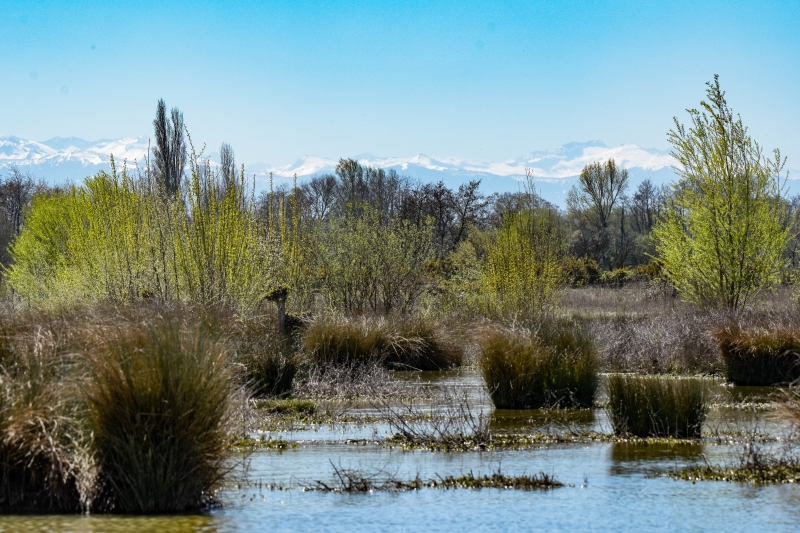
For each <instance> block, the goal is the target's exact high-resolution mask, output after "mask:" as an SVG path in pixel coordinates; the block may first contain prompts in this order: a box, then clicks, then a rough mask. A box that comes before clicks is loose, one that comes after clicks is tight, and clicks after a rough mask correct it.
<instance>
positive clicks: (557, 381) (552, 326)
mask: <svg viewBox="0 0 800 533" xmlns="http://www.w3.org/2000/svg"><path fill="white" fill-rule="evenodd" d="M480 346H481V359H480V363H479V364H480V369H481V372H482V374H483V379H484V381H485V382H486V386H487V387H488V388H489V394H490V395H491V397H492V401H494V404H495V406H496V407H498V408H500V409H528V408H538V407H555V406H558V407H591V406H592V404H593V402H594V396H595V392H596V390H597V384H598V373H597V371H598V359H597V354H596V352H595V349H594V345H593V342H592V339H591V338H590V337H589V336H588V335H587V334H586V332H585V331H584V330H583V328H581V327H580V326H579V325H578V324H576V323H575V322H567V321H552V322H547V323H543V324H541V325H539V326H538V328H537V329H536V330H534V331H528V330H509V329H492V330H489V331H488V332H486V333H485V334H483V335H482V337H481V339H480Z"/></svg>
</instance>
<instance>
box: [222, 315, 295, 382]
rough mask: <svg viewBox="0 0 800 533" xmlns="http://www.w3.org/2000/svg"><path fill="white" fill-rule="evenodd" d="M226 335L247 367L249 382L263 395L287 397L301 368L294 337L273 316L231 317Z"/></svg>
mask: <svg viewBox="0 0 800 533" xmlns="http://www.w3.org/2000/svg"><path fill="white" fill-rule="evenodd" d="M223 327H224V332H223V335H224V337H225V338H226V342H227V344H228V345H230V346H231V348H232V350H233V351H234V353H235V354H236V361H237V362H238V363H240V364H241V365H242V366H243V367H244V371H245V374H246V379H247V381H248V382H249V383H250V384H251V385H252V387H253V389H254V391H253V392H254V393H255V394H256V395H257V396H261V397H273V396H286V395H288V394H289V393H290V392H291V391H292V384H293V382H294V378H295V375H296V374H297V371H298V368H299V359H298V356H297V354H296V353H295V350H294V347H293V345H292V340H291V339H290V338H287V337H286V335H284V334H282V333H281V332H280V331H279V330H278V324H277V321H276V320H274V318H272V317H264V316H245V317H230V319H229V320H227V321H225V324H224V326H223Z"/></svg>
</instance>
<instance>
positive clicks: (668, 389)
mask: <svg viewBox="0 0 800 533" xmlns="http://www.w3.org/2000/svg"><path fill="white" fill-rule="evenodd" d="M607 389H608V415H609V419H610V420H611V425H612V426H613V428H614V433H615V434H617V435H622V436H635V437H642V438H644V437H673V438H683V439H696V438H700V434H701V430H702V427H703V423H704V422H705V419H706V414H707V413H708V403H707V387H706V383H705V382H704V380H701V379H696V378H669V377H660V376H631V375H622V374H616V375H611V376H609V378H608V382H607Z"/></svg>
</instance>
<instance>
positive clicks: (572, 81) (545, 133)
mask: <svg viewBox="0 0 800 533" xmlns="http://www.w3.org/2000/svg"><path fill="white" fill-rule="evenodd" d="M2 5H3V10H2V14H3V16H2V17H0V61H1V64H2V71H1V72H2V74H0V76H2V78H1V79H0V134H3V135H17V136H20V137H24V138H29V139H34V140H45V139H48V138H51V137H54V136H77V137H82V138H84V139H89V140H94V139H99V138H115V137H122V136H138V135H150V134H151V130H152V125H151V123H152V119H153V115H154V112H155V106H156V102H157V100H158V99H159V98H164V99H165V100H166V102H167V105H168V106H170V107H171V106H178V107H179V108H180V109H181V110H182V111H183V112H184V115H185V119H186V124H187V125H188V126H189V128H190V130H191V132H192V137H193V138H194V139H195V141H196V142H198V143H202V142H205V143H207V144H208V145H209V147H210V149H211V151H215V150H216V149H217V147H218V146H219V143H220V142H222V141H227V142H230V143H231V144H232V145H233V147H234V150H235V151H236V154H237V156H238V159H239V160H240V161H242V162H245V163H248V164H249V163H255V162H264V163H270V164H286V163H289V162H291V161H294V160H295V159H297V158H299V157H302V156H303V155H319V156H324V157H331V158H338V157H342V156H354V155H357V154H361V153H365V152H369V153H372V154H375V155H379V156H407V155H413V154H417V153H425V154H429V155H442V156H453V157H461V158H470V159H491V160H502V159H506V158H511V157H516V156H519V155H522V154H525V153H527V152H530V151H531V150H539V149H548V148H553V147H556V146H559V145H561V144H563V143H566V142H570V141H585V140H589V139H601V140H603V141H604V142H606V144H609V145H618V144H622V143H628V142H632V143H636V144H639V145H640V146H644V147H655V148H660V149H667V148H669V146H668V144H667V141H666V131H667V130H668V129H669V128H670V127H671V126H672V117H673V116H675V115H678V116H679V117H680V118H681V119H682V120H685V119H686V114H685V112H684V109H685V108H686V107H694V106H697V104H698V102H699V101H700V99H701V98H702V97H703V96H704V83H705V82H706V81H708V80H710V79H711V78H712V76H713V75H714V74H715V73H719V74H720V76H721V81H722V85H723V88H724V89H725V90H726V91H727V93H728V100H729V103H730V104H731V106H732V107H733V108H734V110H736V111H738V112H739V113H741V115H742V118H743V119H744V121H745V124H747V125H748V126H749V127H750V131H751V133H752V134H753V136H754V137H755V138H756V139H757V140H758V141H759V142H760V143H761V144H763V145H764V146H765V148H767V149H769V150H771V149H772V148H773V147H776V146H777V147H779V148H781V150H782V151H783V152H784V153H785V154H786V155H788V156H789V157H790V162H789V163H790V166H793V167H797V168H800V161H798V160H800V130H799V129H798V124H800V98H798V87H800V31H798V28H797V23H798V21H800V2H797V1H794V2H768V1H759V2H749V1H744V2H735V1H731V0H728V1H724V2H664V1H662V2H641V1H639V2H569V3H566V2H499V1H493V2H455V1H446V2H414V1H403V2H355V1H353V2H323V1H316V2H303V1H299V2H297V1H295V2H244V1H242V2H224V3H223V2H213V3H207V2H197V1H193V2H144V1H137V2H123V1H120V2H114V3H113V5H111V3H107V2H91V1H85V2H68V1H61V2H31V1H29V2H16V1H14V0H4V2H3V4H2Z"/></svg>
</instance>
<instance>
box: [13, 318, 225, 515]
mask: <svg viewBox="0 0 800 533" xmlns="http://www.w3.org/2000/svg"><path fill="white" fill-rule="evenodd" d="M166 314H170V315H171V316H176V317H181V319H180V320H178V319H174V320H173V319H169V318H165V316H164V315H166ZM200 315H201V314H200V313H195V312H193V311H192V310H187V309H184V310H181V309H173V308H167V307H156V306H151V307H148V308H129V309H124V310H117V309H114V308H103V307H94V308H80V307H76V308H72V309H67V310H60V311H52V312H49V313H37V312H33V313H16V314H10V315H2V316H0V491H1V494H0V510H5V511H11V512H21V511H37V512H41V511H57V512H77V511H80V510H84V511H108V510H114V511H117V512H119V511H123V512H174V511H185V510H189V509H197V508H199V507H202V506H204V505H205V504H207V503H209V502H210V501H211V499H212V498H211V494H212V492H211V488H212V486H213V484H214V482H215V481H216V480H217V479H218V478H219V476H220V475H221V474H222V473H223V467H222V465H223V461H224V459H225V457H226V453H227V439H228V435H229V433H228V431H229V429H230V428H229V427H228V423H229V421H230V420H232V417H231V416H230V415H231V412H232V410H231V406H232V401H233V398H234V396H235V395H236V394H237V391H238V389H237V385H236V384H237V378H236V376H235V375H234V373H233V369H232V367H231V366H230V365H229V364H228V363H227V361H226V356H225V350H224V347H223V346H222V345H221V344H220V343H218V342H214V341H212V340H211V339H210V338H209V337H208V336H207V335H205V334H203V333H201V332H202V331H205V328H204V327H203V326H201V325H198V322H202V320H200Z"/></svg>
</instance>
